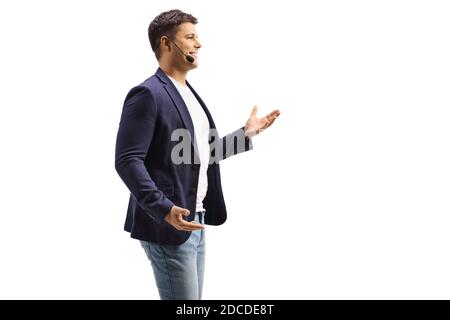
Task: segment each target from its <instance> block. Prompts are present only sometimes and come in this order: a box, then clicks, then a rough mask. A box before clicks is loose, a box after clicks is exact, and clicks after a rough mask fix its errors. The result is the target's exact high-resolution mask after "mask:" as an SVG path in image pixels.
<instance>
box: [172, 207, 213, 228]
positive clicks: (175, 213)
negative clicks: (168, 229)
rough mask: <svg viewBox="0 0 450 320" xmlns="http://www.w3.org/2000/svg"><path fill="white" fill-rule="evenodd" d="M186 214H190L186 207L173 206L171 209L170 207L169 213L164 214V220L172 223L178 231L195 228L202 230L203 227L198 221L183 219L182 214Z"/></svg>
mask: <svg viewBox="0 0 450 320" xmlns="http://www.w3.org/2000/svg"><path fill="white" fill-rule="evenodd" d="M188 215H190V212H189V210H188V209H184V208H181V207H177V206H173V207H172V209H170V211H169V213H168V214H167V215H166V216H165V218H164V220H166V222H167V223H169V224H170V225H172V226H173V227H174V228H175V229H177V230H180V231H195V230H202V229H204V228H205V227H204V226H203V225H201V224H199V223H196V222H188V221H186V220H184V219H183V216H188Z"/></svg>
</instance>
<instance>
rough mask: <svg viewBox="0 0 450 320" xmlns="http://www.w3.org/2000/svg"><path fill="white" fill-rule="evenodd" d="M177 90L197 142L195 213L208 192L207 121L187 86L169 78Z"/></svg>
mask: <svg viewBox="0 0 450 320" xmlns="http://www.w3.org/2000/svg"><path fill="white" fill-rule="evenodd" d="M168 77H169V76H168ZM169 79H170V80H172V82H173V84H174V85H175V87H176V88H177V90H178V92H179V93H180V95H181V97H182V98H183V100H184V103H185V104H186V106H187V108H188V110H189V114H190V115H191V119H192V124H193V125H194V132H195V140H196V142H197V147H198V152H199V157H200V173H199V178H198V189H197V202H196V209H195V211H202V210H204V208H203V199H204V198H205V196H206V191H207V190H208V175H207V171H208V164H209V156H210V149H209V129H210V128H209V121H208V118H207V117H206V114H205V111H204V110H203V108H202V106H201V105H200V103H199V102H198V100H197V98H196V97H195V96H194V94H193V93H192V91H191V89H189V87H188V86H187V85H184V84H182V83H180V82H178V81H176V80H175V79H173V78H172V77H169Z"/></svg>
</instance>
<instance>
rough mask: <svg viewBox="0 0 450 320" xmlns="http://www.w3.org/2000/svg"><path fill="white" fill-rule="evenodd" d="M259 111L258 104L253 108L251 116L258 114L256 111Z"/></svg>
mask: <svg viewBox="0 0 450 320" xmlns="http://www.w3.org/2000/svg"><path fill="white" fill-rule="evenodd" d="M257 112H258V106H256V105H255V106H254V107H253V110H252V114H251V115H250V116H256V113H257Z"/></svg>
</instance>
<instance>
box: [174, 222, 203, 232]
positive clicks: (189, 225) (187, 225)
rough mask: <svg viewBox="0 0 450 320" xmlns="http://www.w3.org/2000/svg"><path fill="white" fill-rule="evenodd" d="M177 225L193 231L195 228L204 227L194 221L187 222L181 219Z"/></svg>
mask: <svg viewBox="0 0 450 320" xmlns="http://www.w3.org/2000/svg"><path fill="white" fill-rule="evenodd" d="M179 226H180V227H181V228H182V229H183V230H186V231H195V230H201V229H204V228H205V227H204V226H203V225H201V224H199V223H196V222H187V221H184V220H183V221H182V222H180V224H179Z"/></svg>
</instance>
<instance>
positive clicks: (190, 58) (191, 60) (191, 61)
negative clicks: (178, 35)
mask: <svg viewBox="0 0 450 320" xmlns="http://www.w3.org/2000/svg"><path fill="white" fill-rule="evenodd" d="M167 39H169V40H170V41H171V42H172V43H173V44H174V45H175V47H177V49H178V50H180V52H181V53H182V54H183V55H184V56H185V57H186V60H187V61H189V62H190V63H194V61H195V58H194V57H193V56H191V55H189V54H185V53H184V52H183V51H182V50H181V49H180V47H178V46H177V44H176V43H175V42H174V41H172V39H170V38H167Z"/></svg>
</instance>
